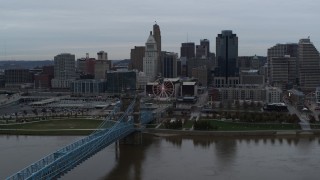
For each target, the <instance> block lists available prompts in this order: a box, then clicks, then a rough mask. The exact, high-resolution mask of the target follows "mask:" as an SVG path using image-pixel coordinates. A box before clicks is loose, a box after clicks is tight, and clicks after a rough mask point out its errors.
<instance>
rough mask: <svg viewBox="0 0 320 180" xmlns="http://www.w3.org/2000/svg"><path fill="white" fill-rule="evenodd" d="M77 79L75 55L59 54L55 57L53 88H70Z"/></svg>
mask: <svg viewBox="0 0 320 180" xmlns="http://www.w3.org/2000/svg"><path fill="white" fill-rule="evenodd" d="M75 79H76V73H75V55H74V54H69V53H63V54H59V55H57V56H55V57H54V79H52V81H51V82H52V87H53V88H69V87H70V83H71V82H72V81H74V80H75Z"/></svg>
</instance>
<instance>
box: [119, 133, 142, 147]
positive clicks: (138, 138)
mask: <svg viewBox="0 0 320 180" xmlns="http://www.w3.org/2000/svg"><path fill="white" fill-rule="evenodd" d="M120 144H130V145H138V144H142V133H141V131H135V132H133V133H131V134H130V135H128V136H126V137H125V138H123V139H121V140H120Z"/></svg>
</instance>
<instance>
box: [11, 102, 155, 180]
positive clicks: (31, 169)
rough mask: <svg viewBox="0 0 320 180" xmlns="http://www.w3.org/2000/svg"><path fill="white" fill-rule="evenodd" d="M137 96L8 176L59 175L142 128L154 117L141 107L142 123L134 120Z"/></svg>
mask: <svg viewBox="0 0 320 180" xmlns="http://www.w3.org/2000/svg"><path fill="white" fill-rule="evenodd" d="M136 99H137V98H133V99H132V101H131V103H130V104H129V105H128V106H127V108H126V109H125V110H124V111H120V109H121V107H124V106H123V103H120V102H119V103H117V104H116V105H115V108H114V109H113V111H112V113H110V114H109V115H108V117H106V119H105V120H104V121H103V123H101V124H100V126H99V127H98V128H97V129H96V130H95V131H94V132H92V133H91V134H90V135H88V136H86V137H84V138H82V139H80V140H78V141H76V142H73V143H71V144H70V145H67V146H65V147H63V148H61V149H59V150H57V151H55V152H53V153H52V154H49V155H48V156H46V157H44V158H42V159H40V160H39V161H37V162H35V163H33V164H31V165H29V166H28V167H26V168H24V169H22V170H20V171H19V172H17V173H15V174H13V175H12V176H10V177H8V178H7V180H24V179H30V180H35V179H57V178H59V177H61V176H62V175H63V174H65V173H67V172H68V171H70V170H72V169H73V168H75V167H76V166H77V165H79V164H80V163H82V162H83V161H85V160H86V159H88V158H90V157H91V156H93V155H94V154H95V153H97V152H99V151H101V150H102V149H104V148H105V147H107V146H108V145H110V144H112V143H114V142H116V141H118V140H120V139H122V138H125V137H127V136H128V135H130V134H132V133H133V132H135V131H141V130H142V128H143V127H144V125H145V124H147V123H149V122H150V121H152V119H153V117H152V113H151V112H149V111H141V112H140V114H139V121H140V122H139V124H137V123H136V122H134V109H135V108H134V106H135V104H136ZM122 109H123V108H122Z"/></svg>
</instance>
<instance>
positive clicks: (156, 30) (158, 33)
mask: <svg viewBox="0 0 320 180" xmlns="http://www.w3.org/2000/svg"><path fill="white" fill-rule="evenodd" d="M153 37H154V40H155V41H156V42H157V50H158V53H159V55H160V53H161V31H160V26H159V25H158V24H154V25H153Z"/></svg>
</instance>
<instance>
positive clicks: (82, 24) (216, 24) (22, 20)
mask: <svg viewBox="0 0 320 180" xmlns="http://www.w3.org/2000/svg"><path fill="white" fill-rule="evenodd" d="M317 4H320V3H319V2H317V1H313V0H307V1H303V2H302V1H301V2H300V1H299V2H293V1H289V0H282V1H281V2H279V1H276V0H272V1H268V2H256V1H253V0H244V1H241V2H238V1H232V0H228V1H214V2H213V1H209V0H203V1H201V2H198V1H182V0H174V1H171V2H170V4H168V3H163V2H160V1H154V0H151V1H145V0H141V1H138V2H137V1H130V0H126V1H121V2H119V1H114V0H111V1H102V0H93V1H90V2H86V1H84V0H80V1H77V3H76V4H75V3H73V2H68V1H63V2H62V1H60V0H58V1H54V2H43V1H40V0H30V1H27V2H25V1H21V0H13V1H8V2H2V3H1V7H0V12H1V13H0V17H1V19H2V23H1V24H0V60H45V59H50V60H51V59H53V57H54V56H55V55H57V54H59V53H65V52H66V53H71V54H75V55H76V58H80V57H85V53H87V52H88V53H89V54H90V57H96V53H97V52H99V51H100V50H103V51H105V52H107V53H108V56H109V59H129V58H130V49H132V48H134V46H143V45H144V43H145V40H146V39H147V38H148V35H149V31H150V30H152V26H153V24H155V21H157V24H158V25H159V26H160V28H161V37H162V50H164V51H170V52H177V53H180V47H181V43H184V42H195V43H196V44H197V43H198V42H199V40H200V39H208V40H209V41H210V42H211V47H210V51H211V52H214V53H215V48H216V47H215V37H216V36H217V34H219V33H220V32H221V30H232V31H233V32H234V33H235V34H237V35H238V37H239V56H244V55H254V54H257V55H263V56H266V55H267V49H268V48H270V47H272V46H274V45H275V44H277V43H290V42H292V43H298V42H299V39H302V38H307V37H308V36H310V39H311V41H312V42H313V43H314V45H315V47H316V48H320V40H319V39H320V35H319V33H318V31H319V29H320V28H319V26H318V25H317V23H316V22H317V17H318V12H317V7H318V6H317Z"/></svg>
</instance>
